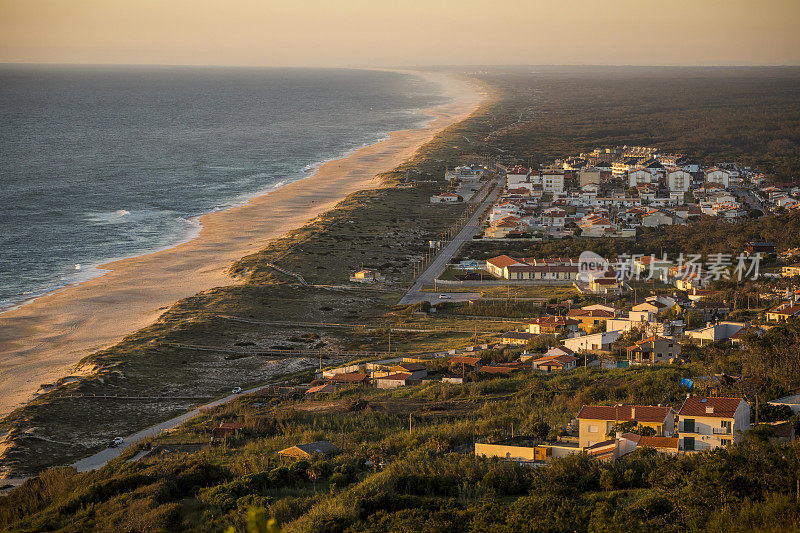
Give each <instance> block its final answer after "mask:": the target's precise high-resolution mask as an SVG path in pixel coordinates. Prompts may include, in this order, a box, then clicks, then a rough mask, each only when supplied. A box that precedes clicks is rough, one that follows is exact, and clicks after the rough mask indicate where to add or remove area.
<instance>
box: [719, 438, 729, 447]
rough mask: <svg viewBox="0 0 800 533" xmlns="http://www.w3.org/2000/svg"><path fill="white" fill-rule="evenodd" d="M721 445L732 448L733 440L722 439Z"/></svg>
mask: <svg viewBox="0 0 800 533" xmlns="http://www.w3.org/2000/svg"><path fill="white" fill-rule="evenodd" d="M719 443H720V444H722V445H723V446H730V444H731V439H720V440H719Z"/></svg>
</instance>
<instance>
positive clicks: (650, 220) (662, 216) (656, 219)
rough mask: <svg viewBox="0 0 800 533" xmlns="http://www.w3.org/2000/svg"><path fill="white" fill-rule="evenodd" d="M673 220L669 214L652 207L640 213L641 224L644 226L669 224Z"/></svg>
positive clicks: (673, 221) (653, 226)
mask: <svg viewBox="0 0 800 533" xmlns="http://www.w3.org/2000/svg"><path fill="white" fill-rule="evenodd" d="M674 223H675V220H674V219H673V218H672V216H671V215H668V214H666V213H665V212H663V211H659V210H657V209H653V210H652V211H648V212H647V213H644V214H643V215H642V226H644V227H646V228H656V227H658V226H671V225H672V224H674Z"/></svg>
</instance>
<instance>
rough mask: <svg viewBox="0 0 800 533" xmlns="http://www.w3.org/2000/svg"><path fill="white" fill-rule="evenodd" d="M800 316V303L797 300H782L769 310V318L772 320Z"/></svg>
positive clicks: (781, 320)
mask: <svg viewBox="0 0 800 533" xmlns="http://www.w3.org/2000/svg"><path fill="white" fill-rule="evenodd" d="M798 316H800V303H797V302H782V303H779V304H778V305H776V306H775V307H773V308H772V309H770V310H769V311H767V320H769V321H770V322H783V321H784V320H788V319H789V318H795V317H798Z"/></svg>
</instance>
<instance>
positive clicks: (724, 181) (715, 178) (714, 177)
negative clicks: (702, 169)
mask: <svg viewBox="0 0 800 533" xmlns="http://www.w3.org/2000/svg"><path fill="white" fill-rule="evenodd" d="M730 177H731V175H730V173H729V172H728V171H727V170H723V169H721V168H719V167H712V168H709V169H708V170H706V183H716V184H718V185H720V186H722V187H724V188H726V189H727V188H728V185H729V183H730Z"/></svg>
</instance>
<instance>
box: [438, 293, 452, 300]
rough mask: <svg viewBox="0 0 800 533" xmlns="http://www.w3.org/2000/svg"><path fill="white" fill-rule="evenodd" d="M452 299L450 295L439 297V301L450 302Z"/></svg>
mask: <svg viewBox="0 0 800 533" xmlns="http://www.w3.org/2000/svg"><path fill="white" fill-rule="evenodd" d="M451 298H452V296H450V295H449V294H440V295H439V299H440V300H449V299H451Z"/></svg>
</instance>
